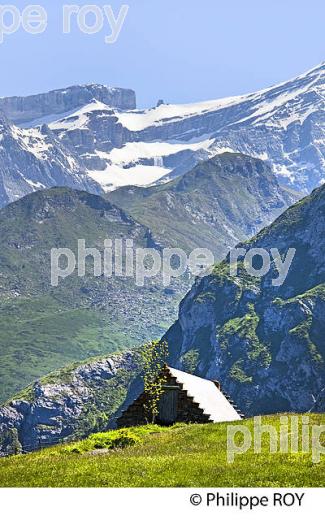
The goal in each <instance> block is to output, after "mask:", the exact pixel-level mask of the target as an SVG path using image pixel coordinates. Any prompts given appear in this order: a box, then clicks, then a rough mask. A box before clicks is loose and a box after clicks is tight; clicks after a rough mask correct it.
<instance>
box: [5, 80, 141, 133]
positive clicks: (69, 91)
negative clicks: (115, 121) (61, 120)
mask: <svg viewBox="0 0 325 520" xmlns="http://www.w3.org/2000/svg"><path fill="white" fill-rule="evenodd" d="M94 98H95V99H97V100H98V101H101V102H103V103H105V104H106V105H109V106H111V107H114V108H118V109H120V110H133V109H135V108H136V98H135V92H134V91H133V90H128V89H124V88H113V87H106V86H105V85H91V84H90V85H75V86H72V87H68V88H66V89H59V90H52V91H51V92H46V93H43V94H36V95H32V96H27V97H17V96H15V97H7V98H0V111H2V112H3V113H4V114H5V115H6V116H7V117H8V119H10V120H11V121H12V122H13V123H15V124H17V125H24V124H28V123H31V122H32V121H36V120H38V119H42V118H50V119H51V118H53V116H55V115H57V114H65V113H66V112H70V111H71V110H76V109H78V108H80V107H81V106H83V105H86V104H87V103H89V102H90V101H91V100H92V99H94ZM46 120H47V119H46ZM44 122H45V121H44Z"/></svg>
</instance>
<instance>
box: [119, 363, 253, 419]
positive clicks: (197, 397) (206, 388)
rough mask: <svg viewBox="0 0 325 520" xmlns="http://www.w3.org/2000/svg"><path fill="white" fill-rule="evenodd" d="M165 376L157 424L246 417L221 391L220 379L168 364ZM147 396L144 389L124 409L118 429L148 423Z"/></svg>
mask: <svg viewBox="0 0 325 520" xmlns="http://www.w3.org/2000/svg"><path fill="white" fill-rule="evenodd" d="M164 375H165V380H166V382H165V384H164V385H163V394H162V396H161V398H160V402H159V415H158V418H157V423H158V424H161V425H163V426H170V425H172V424H174V423H177V422H182V423H218V422H228V421H239V420H241V419H242V418H243V415H242V414H241V413H240V412H239V410H237V408H236V406H235V405H234V403H233V402H232V401H231V400H229V398H228V397H227V396H226V395H225V394H224V393H223V392H222V391H221V388H220V384H219V383H218V382H217V381H209V380H207V379H202V378H201V377H197V376H193V375H191V374H187V373H186V372H181V371H180V370H176V369H175V368H171V367H169V366H165V367H164ZM146 398H147V397H146V394H145V392H142V393H141V394H140V395H139V396H138V397H137V398H136V399H135V401H133V403H131V404H130V405H129V406H128V408H126V409H125V410H124V411H122V413H121V415H120V417H119V418H118V419H117V427H118V428H125V427H130V426H139V425H141V424H146V422H147V421H146V416H145V410H144V403H145V402H146Z"/></svg>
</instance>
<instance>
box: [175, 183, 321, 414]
mask: <svg viewBox="0 0 325 520" xmlns="http://www.w3.org/2000/svg"><path fill="white" fill-rule="evenodd" d="M324 207H325V188H324V187H322V188H319V189H317V190H315V191H314V192H313V194H312V195H311V196H310V197H307V198H306V199H304V200H303V201H301V202H300V203H298V204H296V205H295V206H293V207H291V208H290V209H289V210H287V211H286V212H285V213H284V214H283V215H282V216H281V217H279V218H278V219H277V220H276V221H275V223H274V224H272V225H271V226H270V227H268V228H265V229H264V230H263V231H262V232H261V233H260V234H258V235H257V236H256V237H255V238H254V239H252V240H251V241H249V242H248V243H244V244H241V247H242V248H244V249H245V250H249V249H250V248H264V249H266V250H267V251H270V248H278V249H279V251H280V253H281V255H282V258H283V257H285V256H286V254H287V252H288V249H289V248H294V249H295V250H296V253H295V257H294V260H293V262H292V265H291V267H290V269H289V272H288V275H287V277H286V279H285V281H284V283H283V285H281V286H280V287H277V286H274V285H273V284H272V280H274V279H276V278H277V277H278V274H277V272H276V269H275V266H274V263H272V265H271V269H270V271H269V272H268V273H267V274H266V275H265V276H264V277H263V278H257V277H252V276H250V275H248V274H247V272H246V269H245V268H244V266H243V264H242V258H241V259H240V262H239V271H238V274H237V276H235V275H232V274H231V273H230V270H229V267H230V266H229V259H228V260H227V261H226V262H223V263H221V264H219V265H217V266H216V267H215V269H214V271H213V273H212V274H211V275H209V276H207V277H205V278H203V279H201V280H198V281H197V282H196V284H195V285H194V287H193V288H192V290H191V291H190V293H189V294H188V295H187V296H186V297H185V299H184V300H183V302H182V303H181V306H180V312H179V319H178V321H177V322H176V323H175V325H174V326H173V327H172V328H171V329H170V330H169V332H168V333H167V335H166V337H165V340H166V341H168V343H169V346H170V349H171V361H170V362H171V364H174V365H176V367H179V368H183V369H187V370H189V369H190V370H191V371H194V372H195V373H196V374H198V375H200V376H203V377H207V378H210V379H218V380H220V381H221V383H222V387H223V388H224V389H225V391H226V392H227V393H228V394H230V396H232V397H233V398H234V400H235V402H236V403H237V404H238V405H239V407H240V408H241V409H242V410H243V412H244V413H245V414H247V415H255V414H259V413H275V412H282V411H284V412H307V411H309V410H310V409H312V408H314V409H315V410H318V411H323V410H324V407H323V404H324V400H323V399H322V397H321V395H322V394H321V392H322V389H323V388H324V384H325V364H324V363H325V341H324V338H325V263H324V250H325V249H324V243H325V213H324ZM315 403H316V404H315Z"/></svg>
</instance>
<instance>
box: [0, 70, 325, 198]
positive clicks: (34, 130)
mask: <svg viewBox="0 0 325 520" xmlns="http://www.w3.org/2000/svg"><path fill="white" fill-rule="evenodd" d="M324 78H325V65H324V64H321V65H319V66H317V67H315V68H314V69H312V70H310V71H308V72H306V73H305V74H302V75H301V76H298V77H297V78H295V79H292V80H290V81H287V82H284V83H281V84H279V85H276V86H274V87H271V88H267V89H265V90H262V91H259V92H256V93H252V94H247V95H243V96H237V97H231V98H225V99H221V100H213V101H206V102H202V103H192V104H186V105H169V104H164V103H161V102H160V103H159V104H158V105H157V107H155V108H151V109H147V110H136V109H135V106H136V105H135V93H134V92H133V91H131V90H124V89H114V88H110V87H105V86H100V85H85V86H76V87H70V88H68V89H64V90H59V91H53V92H50V93H47V94H39V95H36V96H29V97H27V98H5V99H0V109H2V110H3V112H4V113H5V114H6V116H7V117H8V118H9V119H11V120H13V121H14V122H15V123H16V124H17V125H20V126H21V127H24V129H21V130H19V131H18V129H15V127H13V126H12V127H11V128H12V129H14V130H13V131H12V135H13V138H17V136H19V135H20V138H19V139H20V142H22V141H23V142H24V150H25V151H26V152H27V151H28V147H29V146H30V145H29V144H28V141H29V142H32V141H33V139H32V141H30V140H29V138H27V137H21V136H27V135H34V136H35V135H37V136H38V144H37V146H36V148H41V149H42V150H43V155H42V157H40V156H39V154H38V157H37V158H38V159H39V161H40V162H42V161H45V163H46V161H47V159H48V152H47V153H46V154H45V152H44V149H48V144H47V140H48V139H49V137H48V135H47V136H46V137H44V132H45V134H51V140H54V141H55V146H54V145H52V148H51V152H52V154H51V155H52V158H53V161H54V164H56V163H57V161H59V162H60V163H62V160H64V157H62V155H63V156H65V159H66V162H68V163H69V165H68V167H65V166H64V170H65V175H66V177H67V178H68V177H69V175H70V170H71V164H70V163H71V160H73V161H76V163H74V164H75V169H74V172H73V174H74V175H75V174H76V171H78V172H79V173H80V175H81V177H79V174H78V179H80V178H82V179H83V178H84V175H85V174H87V175H88V177H89V180H91V181H92V183H97V184H98V188H97V189H99V190H100V189H104V190H105V191H111V190H113V189H115V188H116V187H119V186H124V185H138V186H148V185H151V184H154V183H159V182H165V181H168V180H170V179H172V178H174V177H177V176H179V175H181V174H183V173H186V172H187V171H190V170H191V169H192V168H193V167H194V166H195V165H196V164H197V163H198V162H199V161H201V160H205V159H208V158H210V157H212V156H214V155H216V154H219V153H223V152H227V151H229V152H240V153H244V154H246V155H251V156H253V157H257V158H260V159H264V160H267V161H269V162H270V163H271V165H272V167H273V170H274V172H275V174H276V175H277V176H278V180H279V181H280V183H282V184H285V185H287V186H289V187H290V188H293V189H295V190H298V191H300V192H305V193H307V192H309V191H311V190H312V189H313V188H314V187H316V186H318V185H319V184H321V183H323V182H324V181H325V124H324V123H325V115H324V107H325V102H324V98H325V86H324V85H325V81H324ZM43 123H46V125H48V127H45V128H46V130H44V126H43V127H42V126H41V125H42V124H43ZM49 129H50V130H51V132H49ZM19 132H21V134H19ZM24 132H27V133H26V134H25V133H24ZM28 132H31V134H28ZM1 135H2V130H1V129H0V139H1ZM15 136H16V137H15ZM44 139H45V140H44ZM41 143H42V144H41ZM1 146H2V148H1V149H2V150H3V137H2V142H1ZM26 147H27V149H26ZM1 149H0V153H2V152H1ZM56 149H58V157H59V158H58V157H56ZM31 153H32V154H33V155H34V156H35V144H32V150H31ZM6 154H7V156H8V157H7V160H8V165H7V166H6V167H5V168H4V167H2V170H3V171H2V173H1V175H2V184H4V186H7V185H9V191H10V195H9V196H8V195H5V196H3V194H0V197H2V201H4V200H7V199H9V200H13V199H14V198H17V197H19V196H21V193H22V192H23V193H25V192H26V190H27V189H30V190H33V189H36V188H37V187H43V186H44V187H49V186H52V185H53V183H51V184H49V182H48V179H47V177H46V176H45V177H44V178H43V176H42V175H41V176H39V175H37V176H36V177H37V180H35V178H34V177H35V175H34V174H32V173H31V172H32V171H33V170H31V169H30V167H29V165H28V163H27V164H26V167H24V165H23V164H22V165H21V166H22V169H23V170H22V171H23V176H24V179H25V181H26V182H25V185H26V189H25V191H24V190H22V189H21V188H19V189H16V186H15V182H16V181H15V178H16V176H17V169H16V167H15V161H11V162H10V161H9V159H10V155H11V150H9V149H8V147H7V148H6ZM71 157H72V158H73V159H71ZM51 160H52V159H51ZM50 163H51V161H50ZM47 166H48V168H49V173H48V175H49V176H50V177H51V176H52V174H51V173H50V171H51V164H49V162H48V163H47ZM39 167H40V168H41V166H40V165H39ZM0 172H1V170H0ZM30 175H32V176H31V177H30ZM54 177H55V176H54ZM8 179H9V180H8ZM63 180H64V179H62V178H60V183H61V184H62V182H63ZM29 181H30V182H29ZM52 182H56V180H55V179H52ZM67 182H68V181H67ZM35 183H39V186H38V185H36V187H35ZM28 185H29V187H28ZM68 185H69V186H70V185H71V183H70V184H68ZM93 185H94V184H93ZM4 190H5V191H7V192H8V188H4V189H3V188H2V189H1V188H0V191H1V192H3V191H4ZM2 204H3V202H2Z"/></svg>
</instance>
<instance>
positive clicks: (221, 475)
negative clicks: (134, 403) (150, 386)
mask: <svg viewBox="0 0 325 520" xmlns="http://www.w3.org/2000/svg"><path fill="white" fill-rule="evenodd" d="M298 417H299V421H300V422H301V420H300V419H301V417H302V416H298ZM308 417H309V424H310V426H311V427H313V426H317V425H324V424H325V417H324V414H319V415H317V414H313V415H309V416H308ZM234 424H236V423H232V425H234ZM240 424H241V425H245V426H247V427H248V428H249V429H250V431H251V432H252V430H253V419H248V420H245V421H241V423H240ZM265 424H268V425H271V426H274V427H275V428H276V429H277V431H279V427H280V416H278V415H276V416H269V417H264V418H263V425H265ZM299 424H300V423H299ZM228 425H229V423H228V424H225V423H220V424H207V425H183V424H178V425H175V426H173V427H171V428H161V427H158V426H147V427H139V428H130V429H128V430H123V431H122V430H120V431H117V432H116V431H113V432H108V433H104V434H96V435H93V436H91V437H90V438H88V439H85V440H83V441H80V442H77V443H74V444H70V445H61V446H57V447H53V448H49V449H45V450H43V451H40V452H36V453H32V454H28V455H18V456H14V457H10V458H6V459H2V460H0V487H321V486H324V484H325V458H324V455H322V456H321V460H320V462H319V463H313V461H312V455H311V452H309V453H307V452H305V453H303V452H302V451H301V439H300V438H299V452H298V453H288V454H286V453H270V450H269V449H268V435H264V436H263V443H262V452H261V453H260V454H255V453H254V452H253V450H252V449H249V450H248V451H247V452H246V453H245V454H241V455H238V456H236V457H235V461H234V463H233V464H229V463H228V462H227V451H226V450H227V426H228ZM299 431H301V430H300V429H299ZM322 435H323V437H321V444H322V446H323V447H325V433H323V434H322ZM293 436H294V433H293V432H290V431H289V434H288V437H289V438H290V439H292V437H293ZM236 442H238V444H240V443H241V437H240V436H239V437H238V439H237V437H236Z"/></svg>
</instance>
